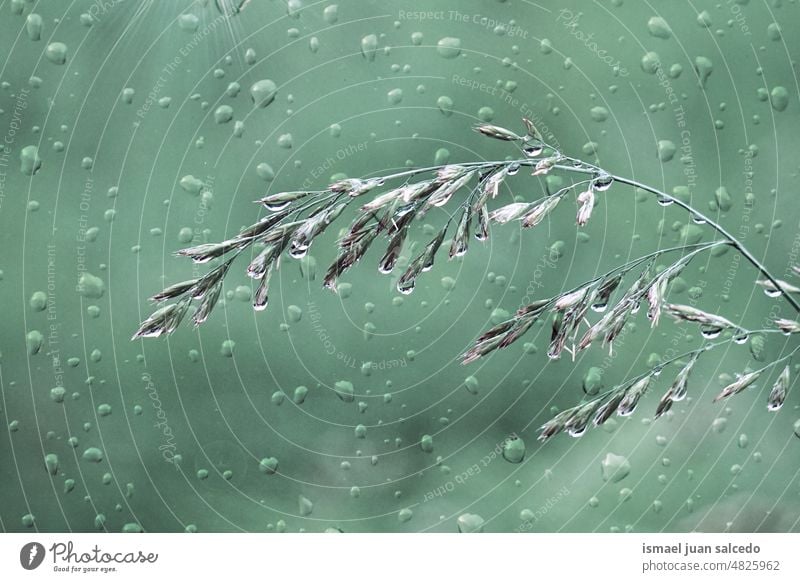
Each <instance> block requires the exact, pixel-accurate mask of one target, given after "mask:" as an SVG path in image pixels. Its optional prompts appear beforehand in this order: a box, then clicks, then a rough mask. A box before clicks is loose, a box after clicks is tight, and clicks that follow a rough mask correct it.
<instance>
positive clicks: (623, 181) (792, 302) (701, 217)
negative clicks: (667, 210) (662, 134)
mask: <svg viewBox="0 0 800 582" xmlns="http://www.w3.org/2000/svg"><path fill="white" fill-rule="evenodd" d="M611 177H612V178H613V180H614V181H615V182H619V183H620V184H627V185H628V186H633V187H634V188H640V189H641V190H644V191H646V192H650V193H651V194H655V195H656V196H658V197H659V198H661V199H663V200H668V201H670V202H672V203H674V204H677V205H678V206H680V207H681V208H683V209H684V210H686V211H687V212H689V213H690V214H692V215H693V216H694V217H695V218H697V219H698V220H701V221H703V222H704V223H705V224H707V225H708V226H710V227H711V228H713V229H714V230H716V231H717V232H718V233H719V234H721V235H722V236H723V237H725V238H726V239H727V240H728V242H730V244H731V246H733V248H735V249H736V250H737V251H739V252H740V253H741V254H742V256H743V257H744V258H746V259H747V260H748V261H750V263H752V265H753V266H754V267H755V268H756V269H758V270H759V271H760V272H761V274H762V275H764V276H765V277H766V278H767V279H768V280H769V281H770V283H772V284H773V285H774V286H775V288H776V289H779V290H780V292H781V295H783V296H784V298H785V299H786V301H788V302H789V304H790V305H791V306H792V307H793V308H794V310H795V311H797V312H798V313H800V303H798V302H797V301H796V300H795V299H794V297H792V296H791V295H790V294H789V292H788V291H786V290H785V289H784V288H783V286H782V285H781V284H780V282H778V280H777V279H776V278H775V277H774V276H773V275H772V273H770V272H769V270H768V269H767V268H766V267H765V266H764V264H763V263H762V262H761V261H759V260H758V259H757V258H756V257H755V256H754V255H753V253H751V252H750V251H749V250H747V248H746V247H745V246H744V245H743V244H742V243H741V242H739V240H738V239H737V238H736V237H735V236H733V235H732V234H731V233H729V232H728V231H727V230H726V229H725V228H724V227H723V226H722V225H720V224H719V223H717V222H714V221H713V220H711V219H710V218H709V217H708V216H706V215H705V214H703V213H702V212H700V211H699V210H697V209H696V208H694V207H693V206H691V205H690V204H687V203H686V202H683V201H682V200H679V199H678V198H676V197H675V196H670V195H669V194H667V193H665V192H662V191H660V190H658V189H657V188H653V187H652V186H648V185H647V184H642V183H641V182H637V181H636V180H631V179H629V178H623V177H621V176H613V175H612V176H611Z"/></svg>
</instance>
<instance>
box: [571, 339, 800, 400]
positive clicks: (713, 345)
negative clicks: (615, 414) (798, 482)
mask: <svg viewBox="0 0 800 582" xmlns="http://www.w3.org/2000/svg"><path fill="white" fill-rule="evenodd" d="M745 331H746V334H747V335H755V334H768V333H782V332H781V331H780V330H777V329H751V330H750V329H749V330H745ZM735 341H736V335H734V336H733V337H730V338H726V339H724V340H720V341H718V342H713V343H709V344H705V345H702V346H700V347H699V348H695V349H693V350H689V351H687V352H684V353H682V354H679V355H677V356H674V357H671V358H669V359H667V360H664V361H663V362H661V363H660V364H658V366H655V367H653V368H650V369H649V370H647V371H646V372H643V373H641V374H639V375H637V376H632V377H629V378H626V379H625V380H624V381H622V382H621V383H620V384H618V385H617V386H614V387H613V388H611V389H609V390H606V391H605V392H602V393H600V394H597V395H595V396H594V397H593V398H590V399H588V400H584V402H582V404H585V403H589V402H597V401H602V400H605V399H606V398H608V397H609V396H611V395H612V394H614V393H616V392H619V390H620V388H621V387H625V386H630V385H632V384H635V383H636V382H637V381H639V380H641V379H643V378H645V377H646V376H651V375H653V372H654V371H655V370H663V369H664V368H666V367H667V366H669V365H670V364H674V363H675V362H677V361H679V360H682V359H683V358H688V357H690V356H696V355H700V354H703V353H705V352H708V351H711V350H713V349H714V348H718V347H719V346H723V345H726V344H730V343H731V342H735ZM798 351H800V346H797V347H796V348H795V349H794V350H792V351H791V352H790V353H788V354H787V355H785V356H783V357H782V358H780V359H778V360H775V361H774V362H770V363H769V364H767V365H766V366H764V367H763V368H761V369H759V370H757V371H758V372H763V371H764V370H767V369H768V368H771V367H773V366H774V365H775V364H777V363H779V362H783V361H785V360H788V359H789V358H791V357H793V356H794V355H795V353H797V352H798Z"/></svg>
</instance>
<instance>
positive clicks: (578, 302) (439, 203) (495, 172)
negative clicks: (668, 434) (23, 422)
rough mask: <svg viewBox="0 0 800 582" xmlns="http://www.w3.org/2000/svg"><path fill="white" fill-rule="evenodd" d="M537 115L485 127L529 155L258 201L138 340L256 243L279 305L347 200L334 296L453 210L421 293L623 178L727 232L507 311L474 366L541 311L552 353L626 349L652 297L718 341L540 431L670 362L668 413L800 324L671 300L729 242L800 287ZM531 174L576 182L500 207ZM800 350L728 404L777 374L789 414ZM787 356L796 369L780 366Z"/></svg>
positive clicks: (753, 373) (605, 412)
mask: <svg viewBox="0 0 800 582" xmlns="http://www.w3.org/2000/svg"><path fill="white" fill-rule="evenodd" d="M244 4H246V3H242V5H244ZM239 7H240V8H241V6H239ZM523 123H524V129H525V131H524V132H523V133H521V134H518V133H517V132H514V131H511V130H509V129H506V128H503V127H499V126H496V125H490V124H479V125H477V126H476V127H475V129H476V131H478V132H479V133H481V134H483V135H484V136H487V137H489V138H492V139H496V140H501V141H504V142H507V143H508V144H509V146H512V147H515V148H516V150H517V152H518V156H517V157H514V158H513V159H507V160H502V161H488V162H487V161H482V162H472V163H463V164H448V165H441V166H435V167H428V168H419V169H409V170H405V171H401V172H396V173H393V174H389V175H385V176H381V177H374V178H365V179H344V180H340V181H338V182H335V183H333V184H331V185H329V186H328V188H327V189H325V190H321V191H290V192H280V193H277V194H268V195H267V196H265V197H263V198H261V199H260V200H258V201H257V202H258V203H259V204H260V205H262V206H263V207H264V209H265V210H266V213H267V214H266V216H265V217H264V218H262V219H261V220H259V221H258V222H256V223H255V224H253V225H251V226H249V227H247V228H245V229H244V230H242V231H241V232H240V233H238V234H237V235H236V236H234V237H232V238H230V239H228V240H224V241H222V242H219V243H211V244H201V245H198V246H193V247H190V248H185V249H182V250H180V251H178V252H177V254H178V255H179V256H182V257H187V258H189V259H191V260H192V261H194V262H195V263H209V262H212V261H213V262H214V265H215V266H214V267H213V268H212V269H211V270H210V271H208V273H206V274H205V275H203V276H202V277H199V278H196V279H191V280H188V281H183V282H180V283H176V284H174V285H171V286H169V287H167V288H166V289H164V290H163V291H161V292H159V293H157V294H156V295H154V296H153V297H152V298H151V299H152V301H154V302H155V303H157V304H159V305H161V307H160V308H159V309H157V310H156V311H155V312H154V313H153V314H152V315H151V316H150V317H148V318H147V319H146V320H145V321H144V322H143V323H142V324H141V326H140V328H139V329H138V331H137V332H136V334H135V335H134V339H137V338H144V337H158V336H162V335H165V334H170V333H172V332H173V331H175V330H176V329H177V327H178V326H179V325H180V323H181V322H182V321H183V320H184V319H185V317H186V316H189V317H190V319H191V320H192V322H193V324H194V325H195V326H198V325H200V324H202V323H203V322H204V321H206V319H207V318H208V316H209V314H210V313H211V312H212V310H213V309H214V307H215V306H216V305H217V302H218V300H219V298H220V296H221V293H222V285H223V280H224V278H225V276H226V274H227V273H228V272H229V269H230V267H231V266H232V264H233V263H234V262H235V261H236V260H237V259H238V258H239V257H240V256H241V255H242V254H243V253H244V252H245V251H249V253H250V262H249V264H248V266H247V275H248V276H249V277H251V278H252V279H253V280H254V281H255V282H256V291H255V294H254V297H253V308H254V309H256V310H263V309H265V308H266V307H267V305H268V303H269V286H270V280H271V277H272V275H273V273H274V272H275V271H276V270H278V269H279V268H280V266H281V261H282V259H283V258H284V257H287V256H288V257H289V259H295V260H299V259H303V258H304V257H305V256H306V255H307V253H308V252H309V248H310V247H311V245H312V244H313V243H314V241H315V240H318V239H319V238H320V235H322V234H323V233H324V232H325V231H326V230H328V228H329V227H330V226H331V225H332V224H333V223H334V222H336V221H337V219H339V218H340V217H341V216H342V215H343V214H344V213H345V211H346V210H350V211H351V212H352V209H353V207H355V208H356V210H355V217H354V219H353V220H352V221H351V222H350V224H349V225H348V226H347V227H346V228H344V229H343V230H342V231H340V236H339V238H338V241H337V248H338V256H337V258H336V259H335V260H334V262H333V263H332V264H331V265H330V266H329V267H328V269H327V272H326V273H325V276H324V278H323V286H324V287H325V288H327V289H328V290H330V291H333V292H336V291H337V284H338V282H339V280H340V278H341V277H342V276H343V275H344V274H345V273H346V272H347V271H348V270H349V269H350V268H352V267H354V266H355V265H356V264H357V263H359V262H360V261H361V260H362V259H364V258H365V256H366V255H367V253H368V251H369V250H370V249H371V248H372V247H373V246H375V247H378V246H380V249H381V250H380V258H379V260H378V270H379V272H381V273H384V274H387V273H392V272H394V271H395V269H396V268H397V269H399V267H398V263H399V259H400V257H401V252H402V250H403V248H404V245H406V243H407V238H408V236H409V231H410V228H411V225H412V224H413V222H414V221H415V220H419V219H421V218H422V217H424V216H425V215H426V214H427V213H428V212H429V211H431V210H432V209H434V208H437V207H444V206H447V207H448V208H452V209H453V210H452V212H451V213H450V218H449V219H448V220H447V221H446V223H445V224H444V226H443V227H442V228H441V230H439V232H438V233H437V234H436V235H435V236H434V237H433V238H432V239H431V240H429V241H428V242H427V244H426V245H425V246H424V247H423V248H422V250H421V252H419V254H417V255H416V256H414V257H413V258H412V259H411V260H410V261H409V262H408V264H407V265H404V267H403V268H402V269H403V270H402V272H401V273H400V275H399V278H398V279H397V290H398V291H399V292H400V293H403V294H409V293H412V292H413V290H414V287H415V285H416V282H417V280H418V279H419V278H420V277H421V276H423V274H424V273H425V272H427V271H429V270H431V269H432V268H433V267H434V263H435V261H436V260H437V257H440V258H441V256H442V255H446V257H447V258H448V259H450V260H452V259H454V258H456V257H461V256H464V255H465V254H466V253H467V252H468V250H469V247H470V244H472V240H473V239H476V240H477V241H485V240H487V239H488V238H489V236H490V229H491V226H492V225H495V224H497V225H502V224H506V223H511V222H518V223H520V224H521V226H522V227H523V228H534V227H536V226H537V225H539V224H540V223H541V222H542V221H543V220H545V219H546V218H547V217H548V216H549V215H550V214H551V213H553V212H555V211H556V210H557V208H558V207H559V206H563V205H565V204H566V200H567V199H569V198H574V202H575V205H576V207H577V210H576V219H575V221H576V223H577V225H578V227H583V226H584V225H586V224H587V223H588V222H589V221H590V220H591V217H592V212H593V209H594V208H595V206H596V205H597V204H598V203H599V202H600V200H602V199H603V198H605V195H606V192H607V191H609V189H611V188H612V187H613V186H615V185H619V186H627V187H632V188H636V189H638V190H639V191H641V192H645V193H647V194H650V195H652V196H654V197H655V198H656V200H657V201H658V203H660V204H662V205H675V206H677V207H680V208H682V209H683V210H685V211H686V212H687V213H688V214H689V215H690V217H691V219H692V220H693V221H694V222H695V223H696V224H699V225H704V226H705V227H706V228H709V229H711V230H713V231H714V232H715V235H716V236H715V240H714V241H712V242H708V243H701V244H682V245H679V246H675V247H671V248H664V249H660V250H657V251H655V252H652V253H650V254H647V255H644V256H641V257H638V258H636V259H634V260H632V261H629V262H627V263H625V264H623V265H620V266H618V267H615V268H613V269H611V270H610V271H608V272H606V273H604V274H602V275H600V276H599V277H595V278H593V279H591V280H588V281H584V282H582V283H581V284H579V285H578V286H576V287H574V288H572V289H570V290H568V291H566V292H563V293H560V294H558V295H555V296H553V297H548V298H542V299H538V300H536V301H534V302H532V303H530V304H529V305H525V306H523V307H521V308H520V309H519V310H517V312H516V313H515V314H514V315H513V316H512V317H511V318H509V319H508V320H507V321H503V322H501V323H498V324H496V325H494V326H493V327H492V328H491V329H489V330H487V331H486V332H485V333H483V334H482V335H481V336H480V337H478V338H477V339H476V340H475V341H474V343H473V345H472V346H471V347H470V348H469V349H468V350H467V351H466V353H464V354H463V363H464V364H469V363H471V362H474V361H475V360H477V359H479V358H482V357H485V356H487V355H489V354H490V353H492V352H494V351H496V350H500V349H504V348H506V347H508V346H510V345H511V344H513V343H515V342H516V341H517V340H519V339H520V338H522V337H523V336H524V335H525V334H526V333H527V332H528V331H529V330H530V329H531V327H532V326H533V325H534V324H535V323H537V322H539V321H542V322H543V321H548V322H549V323H550V325H551V327H552V332H551V338H550V343H549V347H548V350H547V356H548V357H549V358H550V359H554V360H555V359H559V358H561V357H562V355H563V354H564V353H565V352H566V353H567V354H569V355H570V357H571V358H573V359H574V358H576V357H577V356H578V354H579V353H580V352H582V351H583V350H586V349H588V348H590V347H591V346H593V345H597V344H599V345H602V346H605V347H607V348H608V349H609V350H613V347H614V342H615V340H616V339H617V338H619V336H620V334H621V333H622V331H623V330H624V329H625V326H626V325H627V324H629V323H630V322H631V321H633V320H634V319H635V318H636V316H637V313H638V312H639V311H640V306H646V317H647V319H648V320H649V321H650V323H651V325H652V326H656V325H658V324H659V322H660V321H661V319H662V317H663V316H666V317H670V318H672V319H674V320H675V321H676V322H678V323H681V324H687V325H695V326H698V328H699V332H700V335H701V336H702V338H703V340H704V343H703V345H701V346H700V347H697V348H695V349H693V350H690V351H688V352H686V353H684V354H681V355H680V356H676V357H674V358H670V359H668V360H666V361H663V362H660V363H659V364H658V365H656V366H654V367H651V368H650V369H648V370H647V371H645V372H643V373H642V374H640V375H638V376H635V377H632V378H629V379H627V380H624V381H622V382H621V383H619V384H618V385H616V386H614V387H613V388H611V389H610V390H607V391H605V392H603V393H601V394H596V395H591V396H589V395H587V397H586V398H585V399H584V401H582V402H580V403H579V404H577V405H576V406H574V407H572V408H569V409H567V410H564V411H562V412H560V413H558V414H556V415H555V416H554V417H553V418H551V419H550V420H548V421H547V422H546V423H545V424H544V425H543V426H542V427H541V430H540V435H539V438H540V440H547V439H549V438H550V437H552V436H554V435H556V434H558V433H561V432H567V433H568V434H570V435H572V436H580V435H582V434H584V432H585V431H586V430H587V428H588V427H589V426H591V425H594V426H599V425H602V424H603V423H605V422H607V421H608V420H609V419H610V418H611V417H612V416H613V415H619V416H628V415H630V414H632V413H633V412H634V410H635V409H636V408H637V406H638V404H639V402H640V401H641V399H642V397H643V396H644V395H645V394H646V393H647V392H648V391H650V390H653V389H655V385H656V384H657V379H658V377H659V376H661V375H662V372H663V371H664V370H665V369H666V368H667V367H668V366H671V365H675V366H677V367H678V372H677V373H676V374H675V375H674V376H673V377H672V378H671V379H670V382H669V383H668V387H667V389H666V391H665V392H664V393H663V395H662V397H661V399H660V401H659V403H658V405H657V407H656V410H655V417H656V418H658V417H660V416H662V415H664V414H666V413H667V412H668V411H669V410H670V408H671V407H672V406H673V404H674V403H675V402H679V401H681V400H683V399H684V398H685V397H686V395H687V394H688V392H689V388H690V376H691V372H692V370H693V368H694V366H695V364H696V363H697V362H698V361H699V360H700V359H702V358H703V357H704V355H705V354H707V353H708V352H710V351H712V350H714V349H715V348H717V347H719V346H722V345H730V344H731V343H734V344H746V343H750V344H751V351H754V346H753V343H754V338H760V339H761V340H763V338H764V337H766V336H767V335H768V334H774V333H780V334H784V335H797V334H800V323H798V322H797V321H795V320H791V319H784V318H780V319H776V320H774V321H773V322H772V324H773V325H774V327H769V328H767V329H758V330H751V329H747V328H745V327H744V326H742V325H741V324H738V323H736V322H734V321H732V320H730V319H729V318H726V317H724V316H722V315H719V314H715V313H711V312H708V311H704V310H701V309H698V308H696V307H694V306H691V305H683V304H677V303H673V302H670V301H669V297H668V295H669V291H670V283H671V282H672V281H673V280H674V279H675V278H676V277H678V275H680V274H681V272H683V270H684V269H685V268H686V267H687V265H689V263H690V262H691V261H692V260H693V259H694V258H695V257H697V256H698V255H701V254H704V253H708V252H713V251H714V250H719V249H718V247H722V246H729V247H732V248H734V249H735V250H736V251H737V252H738V253H739V254H741V255H742V256H743V257H744V258H745V259H747V261H749V263H750V264H751V265H752V266H753V267H755V269H756V270H757V271H758V273H759V276H760V277H761V278H760V279H758V280H757V281H755V283H756V284H758V285H760V286H761V287H763V288H764V291H765V292H766V294H767V295H768V296H770V297H776V298H777V297H782V298H783V299H784V300H785V301H786V302H787V303H788V304H789V306H790V307H791V308H792V309H793V310H794V311H795V312H796V313H800V303H798V301H797V299H796V298H795V297H794V295H797V294H800V288H799V287H797V286H795V285H792V284H791V283H788V282H786V281H782V280H780V279H777V278H775V277H774V276H773V275H772V274H771V273H770V272H769V271H768V270H767V268H766V267H765V266H764V265H763V264H762V263H761V262H760V261H759V260H758V259H757V258H756V257H755V256H754V255H753V254H752V253H751V252H750V251H749V250H748V249H747V248H746V247H745V246H744V245H743V244H742V243H741V242H740V241H739V240H737V239H736V238H735V237H734V236H733V235H732V234H730V233H729V232H728V231H727V230H725V229H724V228H723V227H722V226H721V225H720V224H718V223H716V222H714V221H713V220H712V219H711V218H709V217H708V216H706V215H704V214H703V213H701V212H700V211H699V210H697V209H696V208H695V207H693V206H692V205H691V204H689V203H687V202H684V201H683V200H681V199H679V198H676V197H674V196H671V195H669V194H667V193H665V192H662V191H660V190H658V189H656V188H653V187H651V186H649V185H647V184H643V183H640V182H637V181H635V180H632V179H629V178H625V177H622V176H617V175H614V174H612V173H610V172H607V171H605V170H604V169H602V168H600V167H599V166H597V165H594V164H591V163H588V162H585V161H583V160H580V159H577V158H574V157H570V156H568V155H566V154H564V153H562V152H561V151H559V150H558V149H557V148H555V147H553V146H552V145H550V144H548V143H546V142H545V140H544V139H543V137H542V136H541V134H540V133H539V132H538V131H537V129H536V127H535V126H534V124H533V123H532V122H531V121H530V120H528V119H523ZM521 171H530V173H531V175H533V176H544V175H548V174H551V173H558V174H562V175H567V176H570V177H572V178H573V180H572V181H571V182H570V183H569V184H567V185H566V186H564V187H561V188H559V189H558V190H556V191H555V192H547V193H546V194H545V195H544V196H542V197H541V198H539V199H537V200H534V201H531V202H512V203H510V204H505V205H502V206H495V204H494V200H495V199H496V198H497V196H498V193H499V192H500V188H501V186H502V185H503V184H504V182H505V181H506V179H507V178H508V177H510V176H514V175H516V174H518V173H519V172H521ZM448 237H449V238H448ZM665 259H666V260H667V265H666V266H665V267H663V268H657V261H663V260H665ZM794 270H795V273H796V274H800V270H798V269H797V268H795V269H794ZM720 338H721V339H720ZM712 340H717V341H712ZM798 349H800V346H799V347H798V348H796V349H795V350H793V351H791V352H790V353H789V354H788V355H785V356H783V357H781V358H780V359H776V360H774V361H771V362H769V363H767V364H766V365H764V366H762V367H761V368H759V369H757V370H745V371H743V372H742V373H741V374H740V375H738V376H737V377H736V379H735V380H733V381H732V382H731V383H729V384H728V385H727V386H725V388H723V390H722V391H721V392H720V394H719V395H718V396H717V397H716V399H715V400H722V399H725V398H728V397H729V396H732V395H735V394H739V393H741V392H742V391H744V390H746V389H748V388H750V387H753V386H754V385H755V384H756V383H757V382H758V381H760V380H764V379H767V378H768V377H770V375H772V374H773V372H776V374H777V375H776V377H775V378H774V380H773V382H774V384H773V386H772V389H771V391H770V393H769V395H768V398H767V403H768V404H767V407H768V409H769V410H771V411H775V410H778V409H779V408H780V407H781V406H782V404H783V402H784V401H785V399H786V395H787V392H788V390H789V386H790V384H791V368H790V365H789V362H790V361H791V359H792V357H793V356H794V355H795V353H796V352H797V351H798ZM755 359H756V360H759V359H760V358H755ZM780 364H784V366H783V368H782V369H780V370H778V368H780Z"/></svg>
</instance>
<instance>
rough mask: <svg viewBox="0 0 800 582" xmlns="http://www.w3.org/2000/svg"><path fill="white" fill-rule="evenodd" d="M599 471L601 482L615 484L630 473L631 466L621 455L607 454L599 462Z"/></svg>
mask: <svg viewBox="0 0 800 582" xmlns="http://www.w3.org/2000/svg"><path fill="white" fill-rule="evenodd" d="M600 469H601V474H602V476H603V481H610V482H611V483H617V482H619V481H622V480H623V479H624V478H625V477H627V476H628V474H629V473H630V472H631V464H630V462H629V461H628V459H627V458H626V457H624V456H622V455H615V454H614V453H608V454H606V456H605V458H604V459H603V460H602V461H600Z"/></svg>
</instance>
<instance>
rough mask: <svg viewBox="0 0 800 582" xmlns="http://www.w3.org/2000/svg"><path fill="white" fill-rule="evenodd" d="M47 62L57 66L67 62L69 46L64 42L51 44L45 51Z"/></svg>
mask: <svg viewBox="0 0 800 582" xmlns="http://www.w3.org/2000/svg"><path fill="white" fill-rule="evenodd" d="M44 56H45V57H47V60H48V61H50V62H51V63H53V64H56V65H63V64H64V63H66V62H67V45H65V44H64V43H63V42H51V43H50V44H49V45H47V48H46V49H45V51H44Z"/></svg>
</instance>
